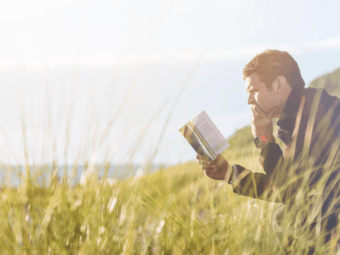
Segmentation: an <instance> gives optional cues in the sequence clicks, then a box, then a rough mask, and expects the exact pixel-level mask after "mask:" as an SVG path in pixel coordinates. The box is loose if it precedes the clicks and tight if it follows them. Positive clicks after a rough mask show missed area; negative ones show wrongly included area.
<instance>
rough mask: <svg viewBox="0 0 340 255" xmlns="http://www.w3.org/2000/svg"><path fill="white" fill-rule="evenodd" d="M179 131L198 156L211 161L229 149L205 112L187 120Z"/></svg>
mask: <svg viewBox="0 0 340 255" xmlns="http://www.w3.org/2000/svg"><path fill="white" fill-rule="evenodd" d="M179 131H180V132H181V133H182V135H183V136H184V137H185V139H186V140H187V141H188V142H189V143H190V145H191V146H192V148H194V150H195V151H196V152H197V153H198V154H201V155H203V156H205V157H206V158H208V160H211V161H212V160H214V159H215V158H216V157H217V154H221V153H222V152H223V151H224V150H225V149H227V148H228V147H229V143H228V142H227V140H226V139H225V138H224V136H223V135H222V134H221V132H220V131H219V130H218V129H217V127H216V126H215V124H214V123H213V122H212V121H211V119H210V118H209V116H208V115H207V114H206V112H205V111H203V112H201V113H200V114H199V115H197V116H196V117H195V118H193V119H192V120H189V122H188V123H187V124H185V125H184V126H183V127H182V128H181V129H180V130H179Z"/></svg>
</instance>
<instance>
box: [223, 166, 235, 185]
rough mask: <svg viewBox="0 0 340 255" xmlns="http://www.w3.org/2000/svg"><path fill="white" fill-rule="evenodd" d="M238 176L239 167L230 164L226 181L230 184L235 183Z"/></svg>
mask: <svg viewBox="0 0 340 255" xmlns="http://www.w3.org/2000/svg"><path fill="white" fill-rule="evenodd" d="M236 177H237V167H236V166H235V165H229V166H228V171H227V173H226V178H225V181H226V182H227V183H228V184H233V181H234V180H235V179H236Z"/></svg>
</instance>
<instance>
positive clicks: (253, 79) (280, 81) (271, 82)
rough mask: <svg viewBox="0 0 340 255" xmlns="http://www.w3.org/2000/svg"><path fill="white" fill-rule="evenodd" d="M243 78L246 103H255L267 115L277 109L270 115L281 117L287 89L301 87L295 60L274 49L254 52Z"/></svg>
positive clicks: (301, 80) (288, 92)
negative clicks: (258, 52)
mask: <svg viewBox="0 0 340 255" xmlns="http://www.w3.org/2000/svg"><path fill="white" fill-rule="evenodd" d="M243 79H244V80H245V81H246V90H247V92H248V93H249V97H248V104H250V105H258V106H259V107H260V108H261V109H262V111H264V112H265V113H267V114H268V113H269V112H270V111H272V110H273V109H275V108H277V109H278V110H277V111H276V113H275V114H274V118H279V117H280V116H281V113H282V110H283V107H284V105H285V103H286V101H287V98H288V96H289V94H290V92H291V91H292V90H293V91H297V90H301V89H303V88H304V86H305V82H304V81H303V79H302V77H301V73H300V69H299V66H298V65H297V63H296V61H295V60H294V59H293V58H292V56H291V55H289V53H287V52H284V51H278V50H266V51H264V52H262V53H260V54H258V55H256V56H255V57H254V58H253V59H252V60H251V61H250V62H249V63H248V64H247V65H246V66H245V67H244V69H243Z"/></svg>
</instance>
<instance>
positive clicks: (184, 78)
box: [0, 0, 340, 164]
mask: <svg viewBox="0 0 340 255" xmlns="http://www.w3.org/2000/svg"><path fill="white" fill-rule="evenodd" d="M339 14H340V2H339V1H336V0H333V1H316V0H314V1H310V0H309V1H290V0H288V1H287V0H286V1H281V0H258V1H246V0H238V1H219V0H212V1H193V0H172V1H159V0H158V1H152V0H144V1H136V0H126V1H120V0H115V1H101V0H96V1H91V0H88V1H84V0H82V1H78V0H67V1H66V0H59V1H46V0H45V1H41V0H32V1H16V0H14V1H7V2H6V3H3V4H2V7H1V8H0V33H1V35H2V36H1V38H2V39H1V41H0V46H1V47H0V87H1V93H0V120H1V121H0V132H1V134H0V163H5V164H18V163H20V164H22V163H25V162H28V163H30V164H33V163H48V162H51V161H53V160H56V161H58V162H67V163H70V164H71V163H73V162H76V161H77V162H80V163H82V162H85V161H90V162H97V163H98V162H102V161H106V160H109V161H111V162H114V163H122V164H124V163H127V162H132V163H144V162H145V161H146V160H147V159H150V158H152V159H153V162H154V163H164V164H174V163H177V162H185V161H188V160H194V158H195V152H194V151H193V150H192V149H191V147H190V146H189V145H188V144H187V143H186V141H185V140H184V138H183V137H181V134H180V133H179V132H178V129H179V128H180V127H182V126H183V125H184V124H185V123H186V122H187V121H188V120H189V119H191V118H193V117H195V116H196V115H197V114H199V113H200V112H201V111H203V110H205V111H206V112H207V113H208V115H209V116H210V117H211V119H212V120H213V121H214V122H215V124H216V125H217V127H218V128H219V129H220V130H221V132H222V134H224V135H225V136H226V137H228V136H230V135H231V134H232V133H233V132H235V130H236V129H238V128H241V127H243V126H245V125H249V124H250V108H249V106H247V104H246V100H247V94H246V92H245V85H244V81H243V80H242V70H243V67H244V66H245V64H247V63H248V62H249V61H250V60H251V59H252V57H254V56H255V55H256V54H257V53H260V52H261V51H263V50H265V49H269V48H270V49H279V50H285V51H288V52H289V53H290V54H291V55H292V56H293V57H294V58H295V59H296V61H297V62H298V64H299V67H300V70H301V73H302V76H303V78H304V79H305V82H306V85H308V84H309V83H310V82H311V81H312V80H313V79H315V78H316V77H318V76H319V75H322V74H324V73H326V72H331V71H333V70H334V69H336V68H339V67H340V18H339V17H340V15H339ZM228 149H231V148H228Z"/></svg>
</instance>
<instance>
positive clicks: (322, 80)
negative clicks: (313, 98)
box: [309, 68, 340, 97]
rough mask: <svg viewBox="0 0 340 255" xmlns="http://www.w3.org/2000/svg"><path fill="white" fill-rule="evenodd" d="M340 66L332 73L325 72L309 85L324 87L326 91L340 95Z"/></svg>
mask: <svg viewBox="0 0 340 255" xmlns="http://www.w3.org/2000/svg"><path fill="white" fill-rule="evenodd" d="M339 86H340V68H338V69H336V70H334V71H333V72H331V73H327V74H324V75H322V76H320V77H318V78H316V79H314V80H313V81H312V82H311V83H310V84H309V87H311V88H324V89H326V91H327V92H328V93H329V94H331V95H333V96H337V97H340V88H339Z"/></svg>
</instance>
